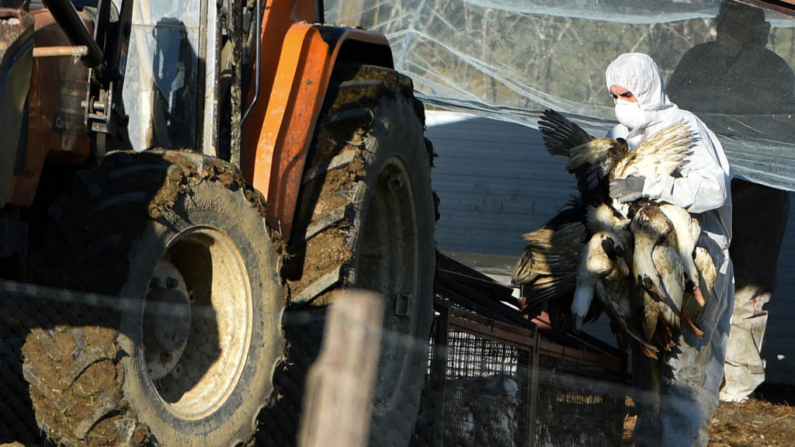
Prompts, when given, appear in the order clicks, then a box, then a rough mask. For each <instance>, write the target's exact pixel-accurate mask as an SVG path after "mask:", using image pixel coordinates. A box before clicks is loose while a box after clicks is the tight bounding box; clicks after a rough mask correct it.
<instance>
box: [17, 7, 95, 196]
mask: <svg viewBox="0 0 795 447" xmlns="http://www.w3.org/2000/svg"><path fill="white" fill-rule="evenodd" d="M80 14H81V18H82V20H83V21H84V23H85V24H86V26H90V25H91V19H89V18H88V16H85V15H83V13H80ZM31 15H32V16H33V18H34V20H35V25H34V34H33V39H34V42H35V46H36V47H60V46H67V45H68V44H69V42H68V41H67V40H66V36H64V34H63V32H62V31H61V29H60V27H59V26H58V24H57V23H56V22H55V20H54V19H53V17H52V14H50V13H49V11H47V10H46V9H41V10H36V11H32V12H31ZM87 92H88V68H86V67H85V66H84V65H82V64H74V63H72V61H71V60H70V59H68V58H58V57H48V58H37V59H33V73H32V75H31V80H30V93H29V95H28V116H29V124H28V146H27V151H26V153H25V155H26V159H25V163H24V166H23V167H22V169H21V170H18V171H17V172H15V173H14V178H13V180H12V184H11V197H10V199H9V203H12V204H14V205H19V206H26V207H27V206H30V205H31V204H32V203H33V198H34V196H35V195H36V189H37V187H38V183H39V177H40V176H41V170H42V168H43V167H44V161H45V160H53V161H55V162H57V163H62V164H74V165H77V164H81V163H83V162H84V161H85V160H86V159H87V158H88V156H89V153H90V141H89V139H88V136H87V134H86V132H85V127H84V125H83V115H84V110H83V107H82V106H81V102H82V101H84V100H85V98H86V93H87Z"/></svg>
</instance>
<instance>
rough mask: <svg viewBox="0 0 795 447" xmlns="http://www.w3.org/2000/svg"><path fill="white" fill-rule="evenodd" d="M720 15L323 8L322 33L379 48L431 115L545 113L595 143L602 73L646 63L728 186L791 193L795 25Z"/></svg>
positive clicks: (766, 16)
mask: <svg viewBox="0 0 795 447" xmlns="http://www.w3.org/2000/svg"><path fill="white" fill-rule="evenodd" d="M727 3H729V5H728V6H730V7H729V8H726V6H723V10H724V12H725V14H721V15H720V16H719V12H720V11H721V2H720V1H714V0H689V1H688V0H529V1H487V0H483V1H467V0H460V1H449V0H400V1H398V0H332V1H327V2H326V19H327V20H328V21H330V22H335V23H339V24H349V25H358V26H363V27H366V28H369V29H373V30H376V31H379V32H381V33H383V34H385V35H386V36H387V38H388V39H389V41H390V43H391V45H392V50H393V56H394V60H395V64H396V68H397V69H398V70H399V71H401V72H404V73H406V74H408V75H410V76H411V77H412V79H413V80H414V84H415V88H416V90H417V92H418V95H419V96H420V98H421V99H423V100H424V101H425V102H426V104H428V105H430V106H437V107H440V108H444V109H450V110H457V111H463V112H469V113H473V114H476V115H480V116H486V117H491V118H495V119H500V120H508V121H513V122H518V123H521V124H524V125H527V126H531V127H537V120H538V114H539V112H540V111H541V110H543V109H544V108H553V109H555V110H558V111H560V112H563V113H565V114H566V115H567V116H569V118H571V119H573V120H574V121H576V122H577V123H579V124H580V125H581V126H583V128H585V129H586V130H587V131H588V132H590V133H591V134H592V135H594V136H603V135H604V134H605V133H606V132H607V130H609V129H610V128H611V127H612V126H613V125H614V124H615V117H614V113H613V102H612V99H611V97H610V95H609V94H608V90H607V86H606V85H605V80H604V71H605V68H606V67H607V66H608V64H609V63H610V62H611V61H612V60H613V59H615V58H616V57H617V56H618V55H620V54H622V53H626V52H642V53H646V54H649V55H650V56H652V57H653V58H654V60H655V61H656V62H657V64H658V65H659V67H660V69H661V71H662V73H663V76H664V78H665V79H666V83H667V86H666V87H667V90H668V94H669V96H670V97H671V99H672V100H673V101H674V102H676V103H677V104H678V105H679V106H680V107H682V108H684V109H687V110H690V111H692V112H694V113H696V114H697V115H698V116H699V117H700V118H701V119H702V120H704V121H705V122H706V123H707V125H708V126H710V128H711V129H712V130H713V131H714V132H715V133H716V134H718V136H719V138H720V139H721V142H722V144H723V146H724V150H725V152H726V154H727V156H728V157H729V161H730V163H731V165H732V169H733V173H734V174H735V175H736V176H738V177H741V178H745V179H747V180H750V181H753V182H756V183H761V184H765V185H769V186H773V187H776V188H780V189H788V190H795V143H794V142H795V74H793V71H792V68H791V67H792V66H793V65H794V64H795V28H794V27H795V18H793V17H789V16H787V15H786V14H785V13H784V12H782V11H781V10H767V11H763V10H762V9H758V8H756V7H755V6H750V5H757V6H760V5H763V4H762V3H761V2H751V1H747V2H743V3H749V4H750V5H746V4H740V3H739V2H734V1H729V2H727ZM768 29H769V32H768Z"/></svg>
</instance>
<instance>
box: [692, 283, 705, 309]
mask: <svg viewBox="0 0 795 447" xmlns="http://www.w3.org/2000/svg"><path fill="white" fill-rule="evenodd" d="M693 296H694V297H695V298H696V301H698V305H699V306H701V307H704V305H705V304H706V301H705V300H704V295H702V294H701V288H700V287H698V286H696V288H694V289H693Z"/></svg>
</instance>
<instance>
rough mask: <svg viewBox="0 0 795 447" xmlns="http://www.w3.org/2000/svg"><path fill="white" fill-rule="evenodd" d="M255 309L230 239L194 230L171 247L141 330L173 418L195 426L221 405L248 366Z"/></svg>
mask: <svg viewBox="0 0 795 447" xmlns="http://www.w3.org/2000/svg"><path fill="white" fill-rule="evenodd" d="M252 303H253V300H252V296H251V290H250V288H249V284H248V274H247V272H246V268H245V263H244V261H243V258H242V256H241V255H240V253H239V252H238V249H237V247H236V246H235V245H234V243H233V242H232V241H231V240H230V239H229V238H228V237H226V236H224V235H223V234H222V233H220V232H219V231H217V230H214V229H211V228H194V229H191V230H189V231H186V232H183V233H181V234H180V235H179V236H178V237H177V238H176V239H175V240H174V241H173V242H172V243H171V244H170V246H169V248H168V249H167V251H166V252H165V253H164V255H163V256H162V257H161V259H160V260H159V261H158V263H157V265H156V267H155V269H154V272H153V275H152V278H151V280H150V284H149V289H148V292H147V296H146V305H145V312H144V319H143V324H142V332H143V333H142V336H143V337H142V339H143V341H144V343H143V344H144V349H143V350H144V358H145V360H146V363H147V367H148V370H149V380H150V381H151V382H152V384H153V385H154V388H155V390H156V391H157V393H158V394H159V396H160V399H161V400H162V401H163V403H164V404H165V407H166V408H167V409H168V410H169V411H170V412H172V413H174V414H175V415H177V416H179V417H181V418H185V419H199V418H202V417H204V416H206V415H208V414H211V413H212V412H214V411H215V410H217V409H218V408H219V407H220V406H221V405H223V403H224V402H225V401H226V399H227V398H228V397H229V395H230V394H231V392H232V390H234V388H235V385H236V384H237V381H238V380H239V378H240V374H241V372H242V370H243V366H244V365H245V361H246V356H247V353H248V348H249V340H250V335H251V328H252Z"/></svg>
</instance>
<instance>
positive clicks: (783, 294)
mask: <svg viewBox="0 0 795 447" xmlns="http://www.w3.org/2000/svg"><path fill="white" fill-rule="evenodd" d="M427 136H428V138H430V139H431V140H432V141H433V143H434V147H435V149H436V152H437V153H438V154H439V158H437V159H436V162H435V164H436V168H435V169H434V171H433V186H434V189H435V190H436V192H437V194H438V195H439V198H440V199H441V206H440V212H441V219H440V220H439V223H438V225H437V228H436V242H437V244H438V247H439V249H440V250H442V251H445V252H446V253H449V254H451V255H454V257H456V258H459V260H461V261H462V262H464V263H467V264H469V265H471V266H473V267H475V268H479V269H481V270H483V271H484V272H485V273H488V274H491V275H492V276H495V277H497V278H498V279H500V280H503V281H508V280H509V275H510V271H511V269H512V268H513V264H514V263H515V262H516V259H518V257H519V256H520V255H521V253H522V250H523V249H524V241H523V240H522V239H521V234H522V233H526V232H528V231H532V230H535V229H536V228H538V227H539V226H540V225H541V224H543V223H544V222H545V221H546V220H548V219H549V218H550V217H552V216H553V215H554V214H555V213H556V212H557V211H558V210H559V209H560V208H561V207H562V206H564V205H565V203H566V201H567V200H568V199H569V197H570V196H571V194H572V192H573V191H574V187H575V183H574V178H573V176H572V175H570V174H569V173H568V172H566V169H565V159H564V158H563V157H552V156H550V155H549V154H548V153H547V151H546V149H545V148H544V143H543V140H542V139H541V134H540V133H539V132H538V131H536V130H534V129H531V128H528V127H524V126H521V125H518V124H513V123H507V122H500V121H494V120H489V119H486V118H474V117H469V116H466V115H462V114H456V113H451V112H428V131H427ZM790 197H791V199H790V200H791V207H790V218H789V225H788V227H787V234H786V237H785V240H784V245H783V247H782V249H781V254H780V257H779V269H778V286H777V289H776V294H775V296H774V297H773V300H772V301H771V303H770V304H768V306H767V309H768V310H769V311H770V317H769V323H768V330H767V335H766V338H765V346H764V349H763V357H764V358H765V359H766V360H767V381H768V382H769V383H787V384H795V343H793V341H794V340H793V335H794V334H795V331H793V329H792V327H793V325H792V321H793V319H795V194H792V193H791V196H790ZM586 329H587V331H588V332H589V333H591V334H593V335H595V336H597V337H599V338H602V339H603V340H605V341H607V342H610V343H613V344H615V339H614V338H613V336H612V335H611V333H610V329H609V328H608V326H607V320H606V317H602V318H601V319H600V321H599V322H597V323H596V324H591V325H590V326H589V327H587V328H586ZM780 356H783V357H780ZM779 358H781V359H779Z"/></svg>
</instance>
